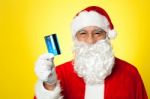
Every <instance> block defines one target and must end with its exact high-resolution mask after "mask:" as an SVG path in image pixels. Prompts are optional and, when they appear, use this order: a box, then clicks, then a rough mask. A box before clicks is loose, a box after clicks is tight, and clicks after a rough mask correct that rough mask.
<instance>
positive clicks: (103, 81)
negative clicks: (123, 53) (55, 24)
mask: <svg viewBox="0 0 150 99" xmlns="http://www.w3.org/2000/svg"><path fill="white" fill-rule="evenodd" d="M87 26H97V27H100V28H102V29H103V30H105V31H106V32H107V36H108V38H109V39H111V38H114V37H115V35H116V33H115V31H114V27H113V24H112V22H111V20H110V18H109V16H108V14H107V13H106V12H105V10H104V9H102V8H100V7H96V6H91V7H88V8H86V9H84V10H82V11H81V12H79V13H78V14H77V15H76V16H75V18H74V19H73V22H72V33H73V39H75V38H74V37H75V35H76V32H77V31H78V30H80V29H82V28H84V27H87ZM106 41H107V40H106ZM98 43H100V44H101V45H104V44H105V41H103V42H98ZM75 46H76V51H77V56H79V57H76V58H75V59H74V60H72V61H69V62H66V63H64V64H61V65H59V66H56V68H55V70H56V74H57V79H58V82H57V85H56V87H55V89H54V90H52V91H48V90H46V89H45V88H44V86H43V81H41V80H39V81H38V83H37V84H36V89H35V94H36V95H35V97H34V98H35V99H148V97H147V94H146V91H145V88H144V84H143V82H142V79H141V77H140V74H139V73H138V71H137V69H136V68H135V67H134V66H132V65H131V64H129V63H127V62H125V61H123V60H121V59H118V58H116V57H114V56H113V54H112V51H111V50H110V49H111V47H110V46H109V43H108V42H107V43H106V44H105V46H106V47H105V48H104V46H100V49H103V50H104V52H103V53H101V50H100V51H99V50H97V51H96V54H98V53H100V54H101V55H102V57H101V58H98V57H94V56H93V57H92V55H93V53H92V52H93V51H92V52H91V53H90V50H91V49H89V50H87V53H86V51H85V52H84V54H80V52H81V49H80V48H79V49H78V47H83V45H75ZM86 47H87V46H86ZM86 47H85V49H86ZM93 47H96V48H97V47H99V45H98V46H97V45H94V46H93ZM87 49H88V47H87ZM104 53H105V54H104ZM86 54H89V57H87V56H85V55H86ZM98 55H99V54H98ZM82 56H83V57H82ZM85 57H87V59H91V60H93V61H90V62H88V61H87V59H85ZM99 61H101V62H99ZM82 62H83V63H85V64H82ZM86 62H87V63H86ZM97 64H98V65H97ZM79 65H80V66H79ZM83 65H90V66H92V67H95V68H96V69H93V68H90V67H89V68H90V69H89V68H88V66H87V67H83ZM99 65H101V67H98V66H99ZM99 68H101V69H99ZM87 71H88V72H87Z"/></svg>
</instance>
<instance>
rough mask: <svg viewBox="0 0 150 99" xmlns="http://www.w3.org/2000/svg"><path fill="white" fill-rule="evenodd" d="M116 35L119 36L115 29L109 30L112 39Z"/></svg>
mask: <svg viewBox="0 0 150 99" xmlns="http://www.w3.org/2000/svg"><path fill="white" fill-rule="evenodd" d="M116 36H117V32H116V31H115V30H114V29H112V30H109V31H108V37H109V38H110V39H114V38H115V37H116Z"/></svg>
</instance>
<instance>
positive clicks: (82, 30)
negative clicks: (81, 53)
mask: <svg viewBox="0 0 150 99" xmlns="http://www.w3.org/2000/svg"><path fill="white" fill-rule="evenodd" d="M80 32H86V30H84V29H81V30H79V31H78V33H80Z"/></svg>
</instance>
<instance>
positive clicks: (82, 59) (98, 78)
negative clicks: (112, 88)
mask: <svg viewBox="0 0 150 99" xmlns="http://www.w3.org/2000/svg"><path fill="white" fill-rule="evenodd" d="M74 51H75V60H74V68H75V71H76V72H77V74H78V76H80V77H83V78H84V80H85V82H86V83H87V84H100V83H104V79H105V78H106V77H107V76H108V75H109V74H110V73H111V70H112V68H113V65H114V55H113V52H112V48H111V45H110V43H109V41H108V40H107V39H106V40H100V41H98V42H96V43H95V44H93V45H88V44H85V43H83V42H82V43H81V42H77V41H75V50H74Z"/></svg>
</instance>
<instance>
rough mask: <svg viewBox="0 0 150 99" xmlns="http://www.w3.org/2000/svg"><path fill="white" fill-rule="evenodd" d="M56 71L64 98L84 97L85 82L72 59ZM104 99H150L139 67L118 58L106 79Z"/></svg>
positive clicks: (81, 98)
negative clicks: (75, 68) (78, 73)
mask: <svg viewBox="0 0 150 99" xmlns="http://www.w3.org/2000/svg"><path fill="white" fill-rule="evenodd" d="M56 72H57V76H58V79H59V80H60V85H61V89H62V93H61V94H62V95H63V96H64V99H84V96H85V83H84V81H83V79H82V78H80V77H79V76H78V75H77V74H76V72H75V71H74V68H73V64H72V61H69V62H67V63H64V64H62V65H60V66H57V67H56ZM104 99H148V97H147V94H146V91H145V88H144V84H143V82H142V79H141V77H140V75H139V73H138V71H137V69H136V68H135V67H134V66H132V65H131V64H129V63H127V62H125V61H123V60H120V59H118V58H116V59H115V65H114V68H113V70H112V73H111V75H110V76H108V77H107V78H106V79H105V87H104Z"/></svg>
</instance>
